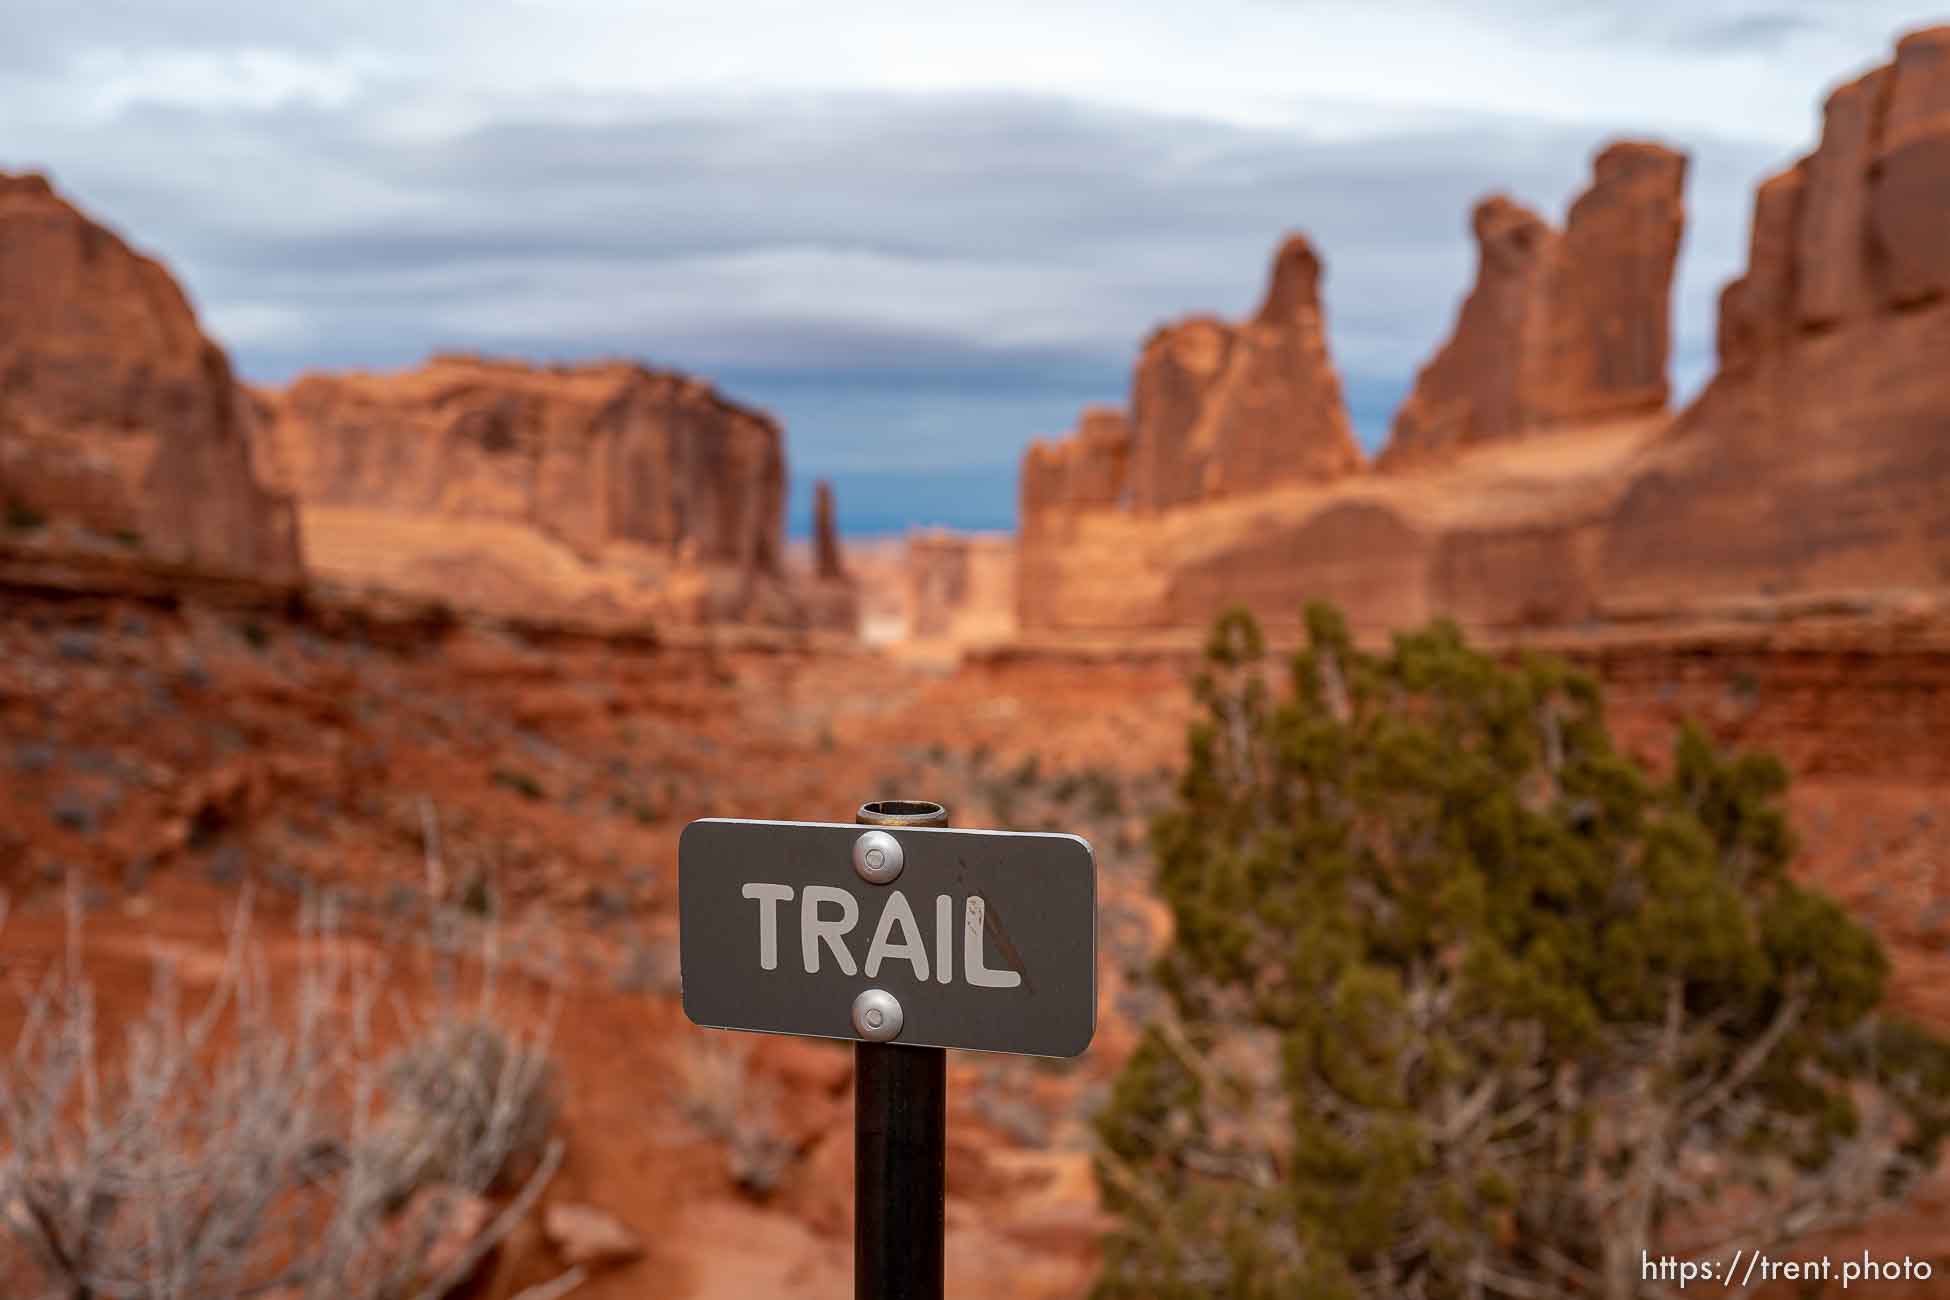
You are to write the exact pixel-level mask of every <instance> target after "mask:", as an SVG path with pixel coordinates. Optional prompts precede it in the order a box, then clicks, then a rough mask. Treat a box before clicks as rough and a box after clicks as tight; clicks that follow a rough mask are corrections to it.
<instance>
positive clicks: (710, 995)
mask: <svg viewBox="0 0 1950 1300" xmlns="http://www.w3.org/2000/svg"><path fill="white" fill-rule="evenodd" d="M947 823H948V810H947V809H946V808H944V807H942V806H941V805H940V804H937V803H923V802H908V801H888V802H883V803H870V804H865V805H863V806H862V807H861V808H860V810H859V813H858V814H857V816H856V819H855V824H853V825H850V826H849V825H845V824H840V823H825V822H767V821H742V820H735V819H731V818H718V817H711V818H705V819H703V820H701V821H695V822H692V823H691V824H690V825H688V826H686V827H685V828H684V833H683V836H682V837H681V838H680V840H679V841H678V851H677V891H678V940H679V951H680V964H681V967H682V973H683V989H684V1011H685V1014H686V1015H688V1016H689V1017H690V1018H691V1020H692V1022H693V1023H695V1024H698V1025H702V1026H705V1027H707V1028H714V1029H743V1030H751V1031H756V1032H759V1033H773V1034H799V1035H811V1036H816V1037H824V1038H842V1039H851V1040H853V1042H854V1043H855V1047H854V1049H853V1050H854V1094H853V1142H854V1147H853V1177H854V1211H855V1213H854V1238H853V1269H854V1280H853V1288H854V1291H853V1293H854V1296H855V1300H940V1296H941V1294H942V1287H943V1282H944V1279H943V1263H942V1261H943V1253H942V1228H943V1195H944V1182H945V1167H946V1150H947V1129H948V1114H947V1093H948V1083H947V1077H948V1068H947V1051H946V1049H947V1048H950V1047H959V1048H968V1049H973V1050H977V1051H988V1052H1013V1053H1020V1054H1026V1055H1033V1056H1075V1055H1078V1054H1079V1053H1081V1052H1082V1051H1083V1050H1084V1049H1085V1048H1086V1047H1088V1046H1089V1044H1090V1039H1091V1036H1092V1035H1093V1034H1094V1032H1095V1030H1096V1025H1097V883H1096V860H1095V858H1094V856H1093V855H1092V853H1091V851H1090V845H1089V844H1088V843H1086V842H1085V841H1084V840H1082V839H1080V838H1078V837H1077V836H1075V835H1059V834H1050V833H1042V832H1017V831H977V830H955V829H950V828H949V827H948V824H947ZM863 826H864V827H866V828H867V829H865V830H862V829H861V828H862V827H863Z"/></svg>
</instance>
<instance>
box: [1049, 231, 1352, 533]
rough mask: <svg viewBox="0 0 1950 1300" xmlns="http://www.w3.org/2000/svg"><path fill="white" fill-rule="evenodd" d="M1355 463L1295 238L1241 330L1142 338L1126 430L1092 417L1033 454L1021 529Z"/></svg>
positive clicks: (1309, 255) (1188, 328)
mask: <svg viewBox="0 0 1950 1300" xmlns="http://www.w3.org/2000/svg"><path fill="white" fill-rule="evenodd" d="M1361 465H1362V457H1361V449H1360V448H1359V447H1358V446H1356V445H1355V442H1354V433H1353V430H1352V428H1351V426H1350V425H1349V424H1348V419H1347V408H1346V406H1345V404H1344V403H1343V402H1342V400H1341V382H1340V377H1339V376H1338V375H1337V374H1335V372H1334V365H1333V362H1332V360H1331V359H1330V358H1329V356H1328V352H1327V330H1326V324H1325V321H1324V318H1323V317H1322V314H1321V307H1320V259H1319V258H1318V257H1316V256H1315V255H1314V251H1313V248H1312V246H1311V245H1310V244H1308V243H1307V241H1306V240H1305V239H1304V238H1302V237H1301V236H1299V235H1293V236H1290V237H1289V238H1288V239H1287V240H1286V242H1285V243H1284V244H1282V245H1281V247H1280V249H1279V251H1278V252H1277V253H1276V254H1275V256H1274V259H1273V270H1272V274H1271V276H1270V277H1269V279H1268V283H1267V286H1266V296H1265V298H1264V300H1263V301H1262V302H1261V303H1260V307H1259V310H1258V311H1257V312H1255V313H1254V314H1253V316H1252V317H1251V319H1249V320H1246V321H1243V322H1241V323H1240V324H1237V325H1229V324H1227V323H1226V322H1224V321H1221V320H1218V319H1216V318H1215V317H1211V316H1193V317H1188V318H1187V319H1185V320H1181V321H1178V322H1176V323H1174V324H1171V325H1167V326H1164V327H1163V328H1161V329H1159V330H1157V331H1155V332H1154V333H1153V334H1152V335H1151V337H1150V338H1148V339H1146V340H1145V343H1144V348H1143V351H1142V353H1141V355H1140V356H1139V358H1138V363H1137V369H1136V372H1135V374H1134V375H1133V376H1132V380H1131V409H1130V416H1129V418H1128V420H1127V419H1126V417H1125V416H1124V414H1123V413H1122V412H1120V411H1117V410H1115V409H1112V408H1108V407H1097V408H1092V409H1091V410H1089V411H1086V412H1085V413H1084V417H1083V420H1082V423H1081V425H1080V426H1079V428H1078V430H1077V432H1076V434H1075V435H1074V436H1073V437H1071V438H1069V439H1067V440H1064V441H1062V442H1059V443H1054V444H1051V443H1044V444H1040V445H1039V446H1038V447H1036V448H1032V449H1031V452H1030V456H1029V461H1028V463H1027V464H1026V465H1025V467H1024V476H1023V484H1022V492H1023V505H1024V517H1025V519H1027V518H1028V517H1029V516H1030V515H1031V514H1033V513H1035V512H1036V511H1038V510H1040V509H1042V508H1044V507H1046V506H1055V507H1066V508H1067V507H1094V506H1105V505H1119V504H1123V503H1126V502H1128V504H1129V505H1130V507H1131V508H1132V509H1133V510H1136V511H1138V512H1141V513H1153V512H1156V511H1159V510H1164V509H1167V508H1169V507H1172V506H1177V505H1183V504H1185V503H1187V502H1193V501H1211V500H1217V499H1219V498H1222V497H1228V496H1236V495H1238V494H1240V493H1243V492H1251V491H1255V490H1257V489H1259V488H1261V487H1264V486H1265V485H1267V484H1269V483H1287V482H1318V481H1322V480H1327V479H1333V478H1337V477H1339V476H1341V475H1343V474H1349V473H1352V472H1354V471H1356V470H1358V469H1360V468H1361Z"/></svg>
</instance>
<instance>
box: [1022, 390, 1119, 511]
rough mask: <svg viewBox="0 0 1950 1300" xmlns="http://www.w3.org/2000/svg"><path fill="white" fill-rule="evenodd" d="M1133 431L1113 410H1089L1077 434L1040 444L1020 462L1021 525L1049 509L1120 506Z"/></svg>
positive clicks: (1078, 425) (1111, 408)
mask: <svg viewBox="0 0 1950 1300" xmlns="http://www.w3.org/2000/svg"><path fill="white" fill-rule="evenodd" d="M1130 466H1131V426H1130V425H1129V423H1127V422H1126V421H1125V419H1124V413H1123V412H1122V411H1119V410H1118V409H1117V408H1116V407H1113V406H1092V407H1089V408H1087V409H1085V411H1084V413H1083V415H1082V416H1081V417H1080V418H1079V419H1078V421H1077V429H1076V432H1075V433H1073V434H1071V435H1070V436H1069V437H1068V438H1065V439H1062V440H1060V441H1055V442H1049V441H1042V440H1038V441H1036V442H1034V443H1032V444H1030V448H1029V451H1028V453H1027V454H1026V455H1025V456H1024V457H1023V468H1022V481H1021V487H1020V491H1021V504H1022V517H1023V519H1024V520H1025V521H1028V520H1032V519H1034V520H1040V519H1042V518H1043V517H1044V516H1045V514H1046V512H1047V511H1048V510H1050V509H1051V508H1065V509H1068V508H1102V507H1110V506H1118V505H1122V504H1123V503H1124V501H1125V499H1126V494H1127V493H1128V492H1129V490H1130V472H1131V470H1130Z"/></svg>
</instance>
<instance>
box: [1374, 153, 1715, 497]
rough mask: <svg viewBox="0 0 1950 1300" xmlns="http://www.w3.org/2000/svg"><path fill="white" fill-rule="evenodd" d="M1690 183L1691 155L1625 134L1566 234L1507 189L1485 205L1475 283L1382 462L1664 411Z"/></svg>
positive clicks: (1480, 208) (1477, 223)
mask: <svg viewBox="0 0 1950 1300" xmlns="http://www.w3.org/2000/svg"><path fill="white" fill-rule="evenodd" d="M1685 178H1686V157H1685V155H1684V154H1680V153H1677V152H1675V151H1673V150H1671V149H1668V148H1665V147H1664V146H1661V145H1657V144H1648V143H1640V142H1630V141H1624V142H1619V143H1615V144H1612V145H1610V146H1608V147H1607V148H1605V149H1604V150H1602V151H1601V152H1600V153H1599V154H1598V156H1597V157H1596V158H1595V159H1594V160H1593V162H1592V180H1591V185H1590V187H1589V188H1588V189H1586V190H1585V191H1584V193H1583V194H1581V195H1579V196H1578V198H1577V200H1576V201H1575V202H1574V203H1572V205H1571V211H1570V216H1569V218H1568V219H1567V220H1566V222H1565V227H1564V230H1563V232H1562V233H1559V232H1558V231H1556V230H1554V229H1552V228H1551V226H1550V224H1549V223H1548V222H1546V221H1545V220H1544V219H1543V218H1541V217H1539V216H1538V215H1536V214H1535V213H1533V212H1531V211H1530V210H1529V209H1527V208H1525V207H1523V206H1522V205H1520V204H1518V203H1515V202H1513V201H1512V200H1511V199H1509V198H1507V197H1505V196H1503V195H1494V196H1492V197H1490V198H1487V199H1485V200H1483V201H1482V202H1481V203H1479V204H1477V206H1476V209H1475V211H1474V212H1473V213H1472V214H1471V220H1470V227H1471V230H1472V232H1473V233H1474V235H1475V238H1476V248H1477V267H1476V282H1475V284H1474V285H1473V286H1472V287H1471V289H1470V291H1469V295H1468V297H1466V298H1465V299H1464V300H1463V304H1462V308H1461V310H1460V312H1459V313H1458V314H1457V317H1456V325H1455V329H1454V331H1453V332H1452V333H1451V335H1450V337H1449V339H1448V340H1447V341H1446V342H1445V343H1444V344H1443V345H1442V347H1441V348H1440V349H1439V350H1438V351H1437V352H1436V354H1435V356H1434V357H1433V358H1432V359H1431V360H1430V361H1429V363H1428V364H1427V365H1426V366H1424V367H1423V368H1422V370H1421V371H1420V373H1418V374H1417V375H1416V377H1415V387H1414V388H1413V390H1412V391H1411V392H1410V393H1409V396H1408V399H1407V400H1406V401H1405V402H1403V403H1402V407H1401V409H1400V410H1399V411H1398V412H1397V413H1396V415H1395V420H1394V425H1393V428H1392V430H1391V431H1390V434H1389V440H1388V446H1387V448H1386V450H1385V451H1384V452H1383V453H1382V455H1381V457H1380V462H1379V463H1380V464H1381V465H1382V466H1384V467H1389V468H1392V467H1396V466H1400V465H1403V464H1408V463H1414V462H1417V461H1427V460H1428V459H1430V458H1432V457H1435V456H1439V455H1441V454H1442V453H1444V452H1447V451H1451V450H1453V449H1455V448H1457V447H1461V446H1467V445H1469V444H1472V443H1477V442H1481V441H1483V440H1485V439H1488V438H1499V437H1513V436H1517V435H1521V434H1526V433H1530V432H1534V431H1538V430H1546V429H1563V428H1574V427H1579V426H1582V425H1587V424H1590V423H1591V422H1593V421H1596V420H1603V419H1609V418H1617V417H1629V416H1640V415H1647V414H1656V413H1658V412H1660V411H1663V410H1664V409H1665V406H1666V399H1667V394H1668V386H1667V381H1666V360H1667V356H1668V353H1669V352H1670V350H1671V339H1670V327H1669V320H1670V317H1671V298H1672V276H1673V266H1674V263H1675V262H1676V261H1677V259H1678V256H1679V237H1680V232H1681V230H1682V228H1683V226H1684V222H1685V217H1684V205H1683V198H1682V195H1683V191H1684V188H1685Z"/></svg>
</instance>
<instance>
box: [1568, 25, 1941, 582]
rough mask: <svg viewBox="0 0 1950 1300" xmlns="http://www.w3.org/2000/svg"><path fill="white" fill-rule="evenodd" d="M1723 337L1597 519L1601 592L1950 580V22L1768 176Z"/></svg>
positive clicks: (1867, 83)
mask: <svg viewBox="0 0 1950 1300" xmlns="http://www.w3.org/2000/svg"><path fill="white" fill-rule="evenodd" d="M1719 355H1720V366H1719V371H1718V373H1717V374H1716V375H1715V376H1714V378H1713V380H1712V382H1711V383H1710V384H1709V385H1708V386H1707V388H1706V390H1705V391H1704V392H1703V393H1702V394H1701V395H1700V397H1699V400H1698V401H1696V402H1695V403H1694V404H1693V405H1692V407H1691V408H1689V409H1688V410H1687V411H1686V412H1684V413H1683V414H1682V415H1681V416H1680V418H1679V419H1678V420H1677V421H1675V422H1674V424H1673V426H1672V428H1671V429H1670V430H1669V431H1668V433H1667V434H1666V436H1665V437H1664V438H1662V439H1661V441H1660V443H1659V445H1658V446H1657V447H1655V448H1654V449H1653V450H1652V453H1651V454H1650V455H1648V457H1647V458H1646V463H1645V464H1644V465H1643V466H1642V467H1641V469H1640V472H1639V474H1638V476H1637V479H1636V481H1635V482H1634V483H1633V485H1632V488H1631V491H1630V492H1629V493H1628V494H1627V495H1626V497H1625V499H1624V500H1623V502H1622V503H1621V504H1620V506H1619V509H1618V511H1617V513H1616V516H1615V518H1614V519H1613V520H1612V522H1611V525H1610V527H1609V529H1608V531H1607V535H1606V539H1605V544H1604V549H1603V556H1602V565H1603V569H1602V579H1601V580H1602V582H1603V584H1604V586H1605V589H1606V591H1607V593H1608V594H1609V595H1610V596H1611V597H1612V598H1613V599H1614V600H1616V601H1618V602H1620V603H1627V604H1635V605H1645V606H1656V605H1659V604H1661V603H1663V602H1665V601H1667V600H1669V599H1670V595H1669V593H1671V592H1673V591H1676V590H1683V591H1686V592H1688V593H1692V594H1694V595H1695V596H1704V597H1732V596H1737V595H1743V594H1747V593H1751V592H1757V591H1758V592H1765V593H1770V594H1779V595H1794V594H1799V593H1811V592H1821V591H1833V590H1859V589H1872V588H1873V589H1903V588H1907V589H1930V588H1941V587H1944V586H1946V585H1950V27H1939V28H1935V29H1932V30H1928V31H1922V32H1917V33H1915V34H1913V35H1911V36H1909V37H1906V38H1905V39H1904V40H1903V41H1902V42H1901V43H1900V44H1899V45H1898V47H1897V51H1896V58H1895V61H1894V62H1893V64H1891V65H1889V66H1886V67H1882V68H1878V69H1876V70H1875V71H1873V72H1870V73H1869V74H1868V75H1866V76H1864V77H1861V78H1859V79H1857V80H1855V81H1852V82H1850V83H1848V84H1847V85H1844V86H1842V87H1840V88H1839V89H1837V90H1836V91H1835V92H1834V93H1833V94H1832V95H1830V96H1829V98H1828V101H1827V105H1826V109H1825V112H1824V114H1823V120H1822V132H1821V141H1820V144H1819V146H1818V147H1817V148H1816V149H1815V151H1814V152H1813V153H1811V154H1810V155H1808V156H1807V157H1806V158H1803V159H1802V160H1801V161H1799V162H1797V163H1796V164H1795V165H1794V166H1792V167H1790V168H1788V169H1787V170H1786V171H1785V172H1783V173H1781V174H1780V175H1778V176H1775V177H1773V178H1772V179H1770V180H1769V181H1767V182H1766V183H1765V184H1764V185H1762V186H1761V188H1760V192H1759V194H1758V196H1757V197H1756V201H1755V205H1754V219H1753V231H1752V240H1751V245H1750V250H1749V256H1748V265H1747V271H1746V273H1745V274H1744V275H1743V276H1741V277H1740V278H1739V279H1738V280H1736V281H1734V282H1733V283H1732V284H1730V285H1728V286H1727V287H1726V289H1725V291H1724V292H1723V293H1722V294H1721V298H1720V321H1719Z"/></svg>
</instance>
